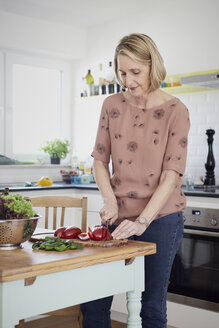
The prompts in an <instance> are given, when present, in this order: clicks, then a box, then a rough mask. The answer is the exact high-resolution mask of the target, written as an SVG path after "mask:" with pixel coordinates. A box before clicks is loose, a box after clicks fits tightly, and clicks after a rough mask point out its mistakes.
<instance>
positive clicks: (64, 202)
mask: <svg viewBox="0 0 219 328" xmlns="http://www.w3.org/2000/svg"><path fill="white" fill-rule="evenodd" d="M30 200H31V203H32V206H33V207H45V229H48V219H49V208H53V229H54V230H55V229H57V208H61V220H60V226H64V217H65V208H71V207H78V208H81V209H82V211H81V230H82V231H83V232H85V231H86V229H87V197H83V198H74V197H71V196H62V195H60V196H58V195H57V196H39V197H30Z"/></svg>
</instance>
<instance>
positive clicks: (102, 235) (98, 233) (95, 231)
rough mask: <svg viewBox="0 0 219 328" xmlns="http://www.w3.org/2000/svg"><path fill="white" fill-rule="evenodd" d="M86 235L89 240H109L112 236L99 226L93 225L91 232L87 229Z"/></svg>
mask: <svg viewBox="0 0 219 328" xmlns="http://www.w3.org/2000/svg"><path fill="white" fill-rule="evenodd" d="M88 235H89V237H90V239H91V240H97V241H100V240H111V239H112V236H111V233H110V232H109V230H108V229H107V228H106V227H104V226H101V225H95V226H93V228H92V230H91V228H90V227H89V228H88Z"/></svg>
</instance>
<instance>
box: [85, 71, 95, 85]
mask: <svg viewBox="0 0 219 328" xmlns="http://www.w3.org/2000/svg"><path fill="white" fill-rule="evenodd" d="M85 79H86V82H87V84H94V78H93V76H92V74H91V70H90V69H89V70H88V72H87V75H86V76H85Z"/></svg>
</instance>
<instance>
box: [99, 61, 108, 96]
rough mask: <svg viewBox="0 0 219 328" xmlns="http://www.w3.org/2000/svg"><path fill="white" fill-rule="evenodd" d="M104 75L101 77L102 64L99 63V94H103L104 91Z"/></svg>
mask: <svg viewBox="0 0 219 328" xmlns="http://www.w3.org/2000/svg"><path fill="white" fill-rule="evenodd" d="M104 83H105V80H104V77H103V65H102V64H100V65H99V77H98V86H99V95H102V94H105V93H106V92H104Z"/></svg>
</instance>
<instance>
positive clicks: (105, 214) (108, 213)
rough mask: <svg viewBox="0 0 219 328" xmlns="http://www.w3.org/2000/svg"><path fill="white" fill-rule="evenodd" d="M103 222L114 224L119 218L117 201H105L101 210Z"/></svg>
mask: <svg viewBox="0 0 219 328" xmlns="http://www.w3.org/2000/svg"><path fill="white" fill-rule="evenodd" d="M100 217H101V223H102V224H106V222H107V221H108V222H109V225H112V224H113V223H114V222H115V221H116V220H117V219H118V205H117V203H116V202H108V203H105V204H104V206H103V208H102V209H101V210H100Z"/></svg>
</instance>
